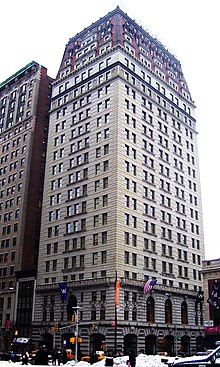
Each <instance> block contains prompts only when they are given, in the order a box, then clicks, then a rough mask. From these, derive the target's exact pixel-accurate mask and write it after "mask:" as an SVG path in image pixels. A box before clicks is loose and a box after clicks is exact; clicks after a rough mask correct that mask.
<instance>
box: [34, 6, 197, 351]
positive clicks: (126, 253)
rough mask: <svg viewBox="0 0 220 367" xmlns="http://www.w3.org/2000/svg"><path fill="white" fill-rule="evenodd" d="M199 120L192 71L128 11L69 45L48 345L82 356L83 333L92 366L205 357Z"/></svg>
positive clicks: (59, 87) (50, 209)
mask: <svg viewBox="0 0 220 367" xmlns="http://www.w3.org/2000/svg"><path fill="white" fill-rule="evenodd" d="M149 16H150V14H149ZM194 109H195V105H194V102H193V100H192V98H191V95H190V92H189V89H188V86H187V83H186V80H185V78H184V75H183V71H182V68H181V64H180V62H179V60H178V59H177V58H176V57H175V56H173V55H172V54H171V53H170V52H169V51H168V50H167V49H166V47H164V46H163V45H162V44H161V43H160V42H159V41H158V40H157V39H155V38H153V37H152V36H151V35H150V34H149V33H148V32H146V31H145V30H144V28H143V27H141V26H140V25H138V24H137V23H136V22H135V21H133V20H132V19H131V18H129V17H128V16H127V15H126V14H125V13H124V12H123V11H122V10H121V9H119V8H116V9H115V10H114V11H112V12H110V13H108V14H107V15H106V16H104V17H103V18H101V19H99V20H98V21H97V22H95V23H93V24H91V25H90V26H89V27H87V28H86V29H84V30H83V31H82V32H80V33H78V34H77V35H75V36H74V37H73V38H71V39H70V40H69V42H68V43H67V45H66V47H65V50H64V54H63V58H62V61H61V65H60V68H59V71H58V74H57V79H56V81H55V82H54V83H53V87H52V99H51V113H50V127H49V139H48V141H49V144H48V150H47V160H46V178H45V186H44V199H43V211H42V223H41V236H40V248H39V250H40V251H39V263H38V275H37V285H36V304H35V314H34V329H33V340H34V341H35V342H40V343H43V344H47V346H48V348H52V347H53V346H54V343H55V344H56V346H57V347H58V348H63V347H65V346H68V347H72V348H74V344H72V342H73V341H74V339H72V338H73V337H74V334H75V331H76V330H75V329H77V328H76V326H78V327H79V336H80V340H79V342H80V343H79V345H80V348H79V349H80V351H81V352H82V353H86V354H87V353H90V352H92V351H94V350H100V348H107V350H108V351H110V352H120V353H128V350H129V349H131V348H132V349H133V350H134V351H135V352H136V353H139V352H141V351H142V352H145V353H149V354H152V353H157V352H158V351H167V352H168V353H169V354H176V353H177V351H178V349H181V351H182V352H183V353H185V354H191V353H195V351H196V350H197V351H199V350H201V349H202V348H203V336H202V335H203V315H202V312H201V310H200V308H199V306H198V303H197V302H196V296H197V294H198V292H199V291H200V290H201V288H202V278H201V273H200V271H201V268H202V260H203V258H204V242H203V222H202V206H201V192H200V177H199V157H198V151H197V127H196V120H195V116H194ZM116 274H117V276H116ZM116 279H118V280H119V281H120V291H119V293H120V294H119V298H117V306H115V298H114V295H115V282H116ZM147 280H156V281H157V283H156V285H155V286H154V290H153V292H152V293H150V292H148V293H147V294H144V293H143V289H144V284H145V282H146V281H147ZM60 286H62V287H63V286H66V287H67V299H66V301H64V302H62V301H61V297H60V290H59V287H60ZM76 312H78V314H77V318H76V316H75V313H76ZM77 320H78V322H79V324H78V323H77ZM57 322H58V323H59V325H57V324H56V323H57ZM54 327H55V328H54ZM56 327H57V329H58V327H59V330H57V333H56V334H55V329H56ZM52 328H53V329H52Z"/></svg>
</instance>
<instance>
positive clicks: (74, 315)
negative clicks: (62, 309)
mask: <svg viewBox="0 0 220 367" xmlns="http://www.w3.org/2000/svg"><path fill="white" fill-rule="evenodd" d="M72 321H73V322H74V321H76V314H75V312H74V313H73V314H72Z"/></svg>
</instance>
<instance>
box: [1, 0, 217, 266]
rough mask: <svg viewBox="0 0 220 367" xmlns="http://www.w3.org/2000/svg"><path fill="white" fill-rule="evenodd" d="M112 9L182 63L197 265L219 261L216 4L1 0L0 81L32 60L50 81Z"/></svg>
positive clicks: (185, 0)
mask: <svg viewBox="0 0 220 367" xmlns="http://www.w3.org/2000/svg"><path fill="white" fill-rule="evenodd" d="M117 5H119V6H120V8H121V9H122V10H123V11H124V12H125V13H127V14H128V15H129V16H130V17H131V18H132V19H134V20H135V21H136V22H137V23H138V24H139V25H142V27H144V28H145V29H146V30H148V31H149V33H150V34H151V35H153V36H154V37H156V38H157V39H158V40H159V41H161V42H162V43H163V44H164V46H166V48H168V50H169V51H170V52H171V53H172V54H174V55H175V56H176V57H177V58H178V59H179V60H180V62H181V64H182V70H183V73H184V75H185V78H186V81H187V84H188V87H189V89H190V92H191V95H192V98H193V100H194V101H195V104H196V106H197V108H196V120H197V131H198V144H199V162H200V179H201V189H202V206H203V224H204V243H205V259H206V260H210V259H217V258H220V250H219V249H218V244H219V243H218V242H219V239H218V235H219V233H218V225H219V222H218V221H219V208H220V195H219V182H218V180H220V172H219V164H218V159H219V146H220V139H219V138H220V114H219V113H218V107H219V99H220V93H219V86H220V72H219V70H218V69H219V56H220V47H219V35H220V22H219V0H209V1H207V0H166V1H165V0H153V1H152V0H135V1H134V0H84V1H77V0H63V1H58V0H37V1H36V0H35V1H33V0H19V1H18V0H10V1H2V3H1V21H0V35H1V56H0V82H2V81H4V80H5V79H7V78H8V77H9V76H11V75H12V74H14V73H15V72H16V71H18V70H19V69H21V68H22V67H24V66H25V65H26V64H28V63H29V62H30V61H32V60H34V61H36V62H38V63H39V64H41V65H43V66H45V67H46V68H47V69H48V74H49V75H50V76H51V77H53V78H55V77H56V73H57V71H58V68H59V65H60V62H61V59H62V56H63V52H64V49H65V45H66V43H67V42H68V41H69V39H70V38H71V37H73V36H74V35H75V34H77V33H78V32H80V31H82V30H83V29H84V28H86V27H87V26H89V25H90V24H91V23H93V22H95V21H97V20H98V19H99V18H101V17H103V16H104V15H106V14H107V13H108V12H110V11H112V10H113V9H115V8H116V6H117Z"/></svg>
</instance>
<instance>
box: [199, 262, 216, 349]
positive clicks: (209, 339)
mask: <svg viewBox="0 0 220 367" xmlns="http://www.w3.org/2000/svg"><path fill="white" fill-rule="evenodd" d="M202 274H203V289H204V319H205V321H204V332H205V344H206V345H207V346H208V347H210V348H214V347H215V342H216V341H219V340H220V300H219V298H220V259H213V260H205V261H203V263H202Z"/></svg>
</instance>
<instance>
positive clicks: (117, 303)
mask: <svg viewBox="0 0 220 367" xmlns="http://www.w3.org/2000/svg"><path fill="white" fill-rule="evenodd" d="M119 299H120V280H116V281H115V306H116V307H117V306H119Z"/></svg>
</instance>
